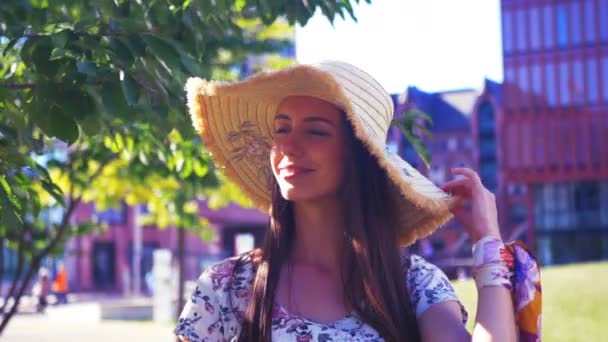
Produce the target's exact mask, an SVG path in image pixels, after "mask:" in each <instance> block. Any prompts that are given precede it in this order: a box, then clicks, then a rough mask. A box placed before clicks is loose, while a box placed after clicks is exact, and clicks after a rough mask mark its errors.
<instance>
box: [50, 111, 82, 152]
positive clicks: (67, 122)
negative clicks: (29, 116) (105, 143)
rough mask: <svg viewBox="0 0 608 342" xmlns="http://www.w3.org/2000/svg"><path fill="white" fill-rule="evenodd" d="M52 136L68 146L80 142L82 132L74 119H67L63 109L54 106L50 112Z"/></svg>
mask: <svg viewBox="0 0 608 342" xmlns="http://www.w3.org/2000/svg"><path fill="white" fill-rule="evenodd" d="M50 115H51V118H50V132H49V133H50V135H51V136H55V137H57V138H59V139H61V140H63V141H65V142H66V143H68V144H73V143H74V142H75V141H76V140H78V136H79V135H80V131H79V130H78V124H77V123H76V121H75V120H74V119H73V118H70V117H67V116H66V115H65V114H64V113H63V111H62V110H61V108H59V107H57V106H53V107H52V109H51V112H50Z"/></svg>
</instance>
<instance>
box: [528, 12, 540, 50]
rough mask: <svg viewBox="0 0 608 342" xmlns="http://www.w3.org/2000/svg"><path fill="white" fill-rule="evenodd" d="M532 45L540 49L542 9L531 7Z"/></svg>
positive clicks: (533, 47)
mask: <svg viewBox="0 0 608 342" xmlns="http://www.w3.org/2000/svg"><path fill="white" fill-rule="evenodd" d="M530 47H531V48H532V50H538V49H540V9H538V8H537V7H533V8H530Z"/></svg>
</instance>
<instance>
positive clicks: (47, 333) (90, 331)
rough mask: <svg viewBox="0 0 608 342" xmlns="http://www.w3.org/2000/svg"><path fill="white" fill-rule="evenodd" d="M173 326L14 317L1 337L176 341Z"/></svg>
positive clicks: (7, 341) (14, 340)
mask: <svg viewBox="0 0 608 342" xmlns="http://www.w3.org/2000/svg"><path fill="white" fill-rule="evenodd" d="M171 330H172V327H171V326H163V325H159V324H155V323H151V322H126V321H97V322H94V321H88V320H85V321H83V320H80V321H78V320H73V321H69V320H63V319H62V320H58V319H53V318H49V317H48V316H45V315H35V314H31V315H19V316H16V317H14V318H13V319H12V320H11V322H10V323H9V325H8V326H7V328H6V330H5V331H4V334H3V335H2V336H1V337H0V340H2V341H3V342H21V341H36V342H81V341H85V342H107V341H146V342H156V341H158V342H172V341H175V337H174V336H173V334H172V332H171Z"/></svg>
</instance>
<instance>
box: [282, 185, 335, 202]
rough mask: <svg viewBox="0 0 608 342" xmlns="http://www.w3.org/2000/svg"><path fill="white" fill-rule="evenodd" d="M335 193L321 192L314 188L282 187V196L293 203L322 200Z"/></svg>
mask: <svg viewBox="0 0 608 342" xmlns="http://www.w3.org/2000/svg"><path fill="white" fill-rule="evenodd" d="M332 194H334V192H333V191H321V189H315V188H314V187H310V186H309V187H295V186H288V187H281V195H282V196H283V198H284V199H286V200H288V201H291V202H307V201H314V200H321V199H324V198H327V197H328V196H332Z"/></svg>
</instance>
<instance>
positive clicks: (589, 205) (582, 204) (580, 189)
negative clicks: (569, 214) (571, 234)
mask: <svg viewBox="0 0 608 342" xmlns="http://www.w3.org/2000/svg"><path fill="white" fill-rule="evenodd" d="M599 190H600V187H599V184H598V182H578V183H576V185H575V188H574V210H576V212H577V214H578V225H579V228H582V229H585V228H599V226H600V191H599Z"/></svg>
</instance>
